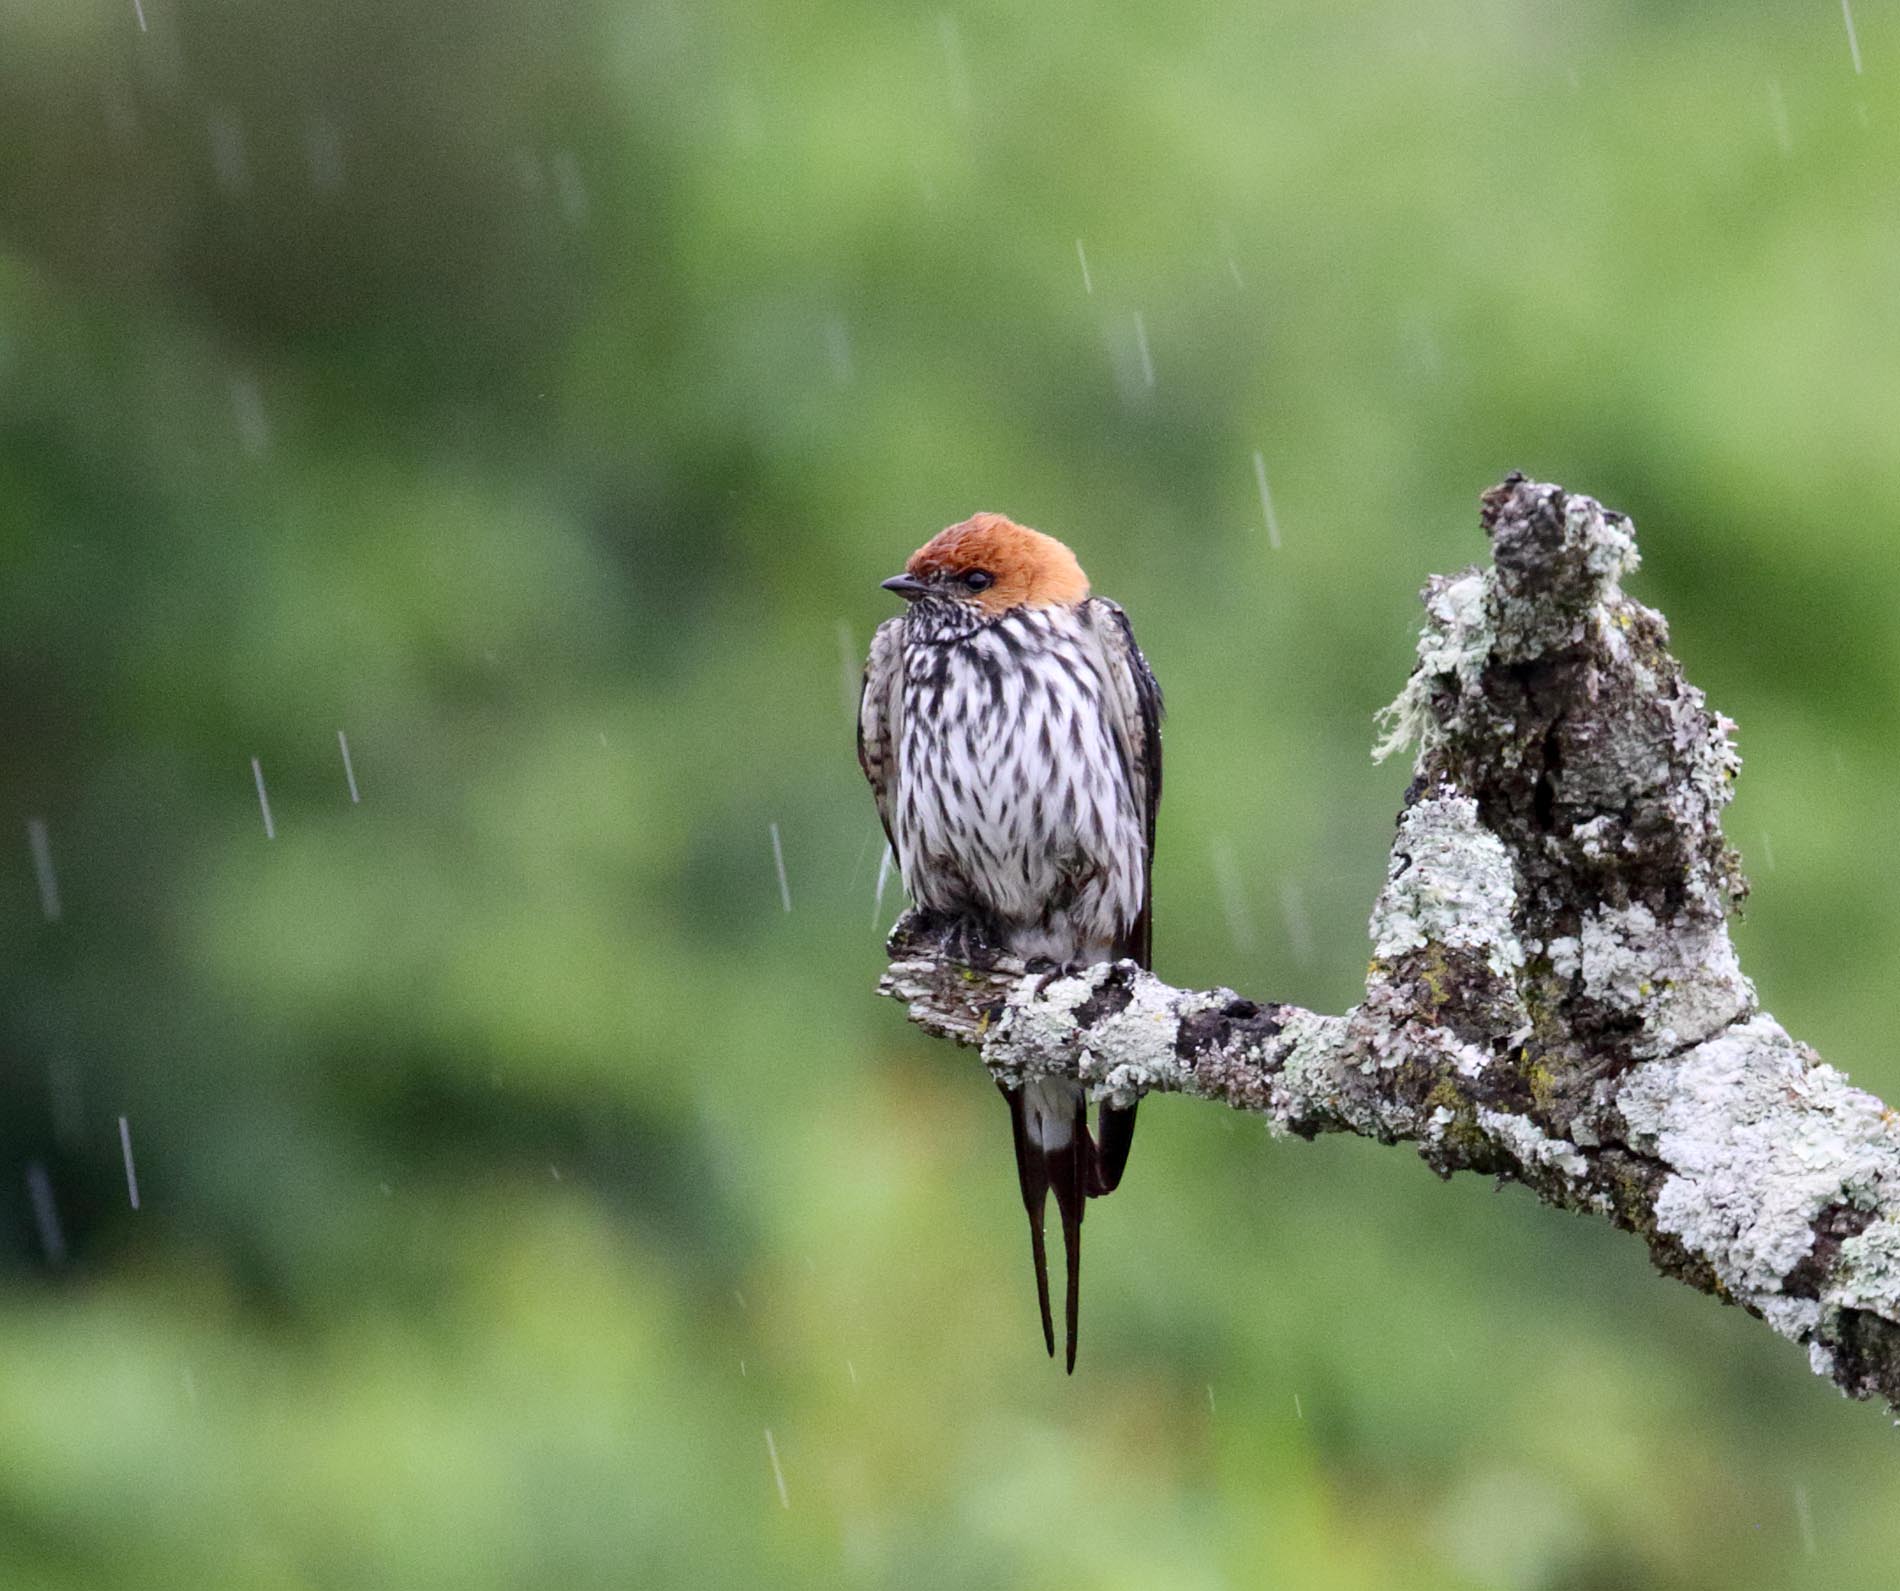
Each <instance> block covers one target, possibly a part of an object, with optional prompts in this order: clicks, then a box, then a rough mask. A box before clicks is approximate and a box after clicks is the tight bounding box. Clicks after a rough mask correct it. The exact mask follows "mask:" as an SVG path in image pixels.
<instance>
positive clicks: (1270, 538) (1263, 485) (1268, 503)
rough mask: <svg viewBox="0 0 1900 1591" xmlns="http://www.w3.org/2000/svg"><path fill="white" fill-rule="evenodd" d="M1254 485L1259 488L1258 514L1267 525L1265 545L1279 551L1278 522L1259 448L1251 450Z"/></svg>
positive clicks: (1264, 460) (1264, 464) (1265, 466)
mask: <svg viewBox="0 0 1900 1591" xmlns="http://www.w3.org/2000/svg"><path fill="white" fill-rule="evenodd" d="M1253 478H1254V484H1255V485H1256V486H1258V487H1259V488H1260V513H1261V515H1262V517H1263V518H1264V519H1265V520H1266V524H1267V545H1268V546H1269V547H1271V548H1272V549H1273V550H1274V551H1275V552H1278V551H1279V550H1280V522H1279V520H1277V519H1275V518H1274V517H1273V493H1272V491H1270V490H1269V489H1268V486H1267V459H1266V455H1265V454H1264V453H1262V452H1261V451H1260V449H1259V448H1255V449H1254V450H1253Z"/></svg>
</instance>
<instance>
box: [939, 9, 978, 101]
mask: <svg viewBox="0 0 1900 1591" xmlns="http://www.w3.org/2000/svg"><path fill="white" fill-rule="evenodd" d="M937 36H938V38H940V39H941V40H942V41H943V67H944V75H945V77H946V79H947V81H948V83H949V85H950V108H951V109H952V110H954V111H955V112H956V113H957V115H959V116H965V117H967V116H968V115H969V114H970V72H969V68H968V67H967V66H966V65H965V64H964V59H963V33H962V31H961V30H960V29H959V28H958V27H957V19H956V18H955V17H953V16H951V15H950V13H949V12H948V11H940V12H938V13H937Z"/></svg>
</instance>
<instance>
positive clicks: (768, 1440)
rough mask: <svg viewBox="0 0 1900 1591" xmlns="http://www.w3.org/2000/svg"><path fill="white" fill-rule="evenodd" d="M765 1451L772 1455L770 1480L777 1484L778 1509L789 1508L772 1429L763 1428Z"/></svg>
mask: <svg viewBox="0 0 1900 1591" xmlns="http://www.w3.org/2000/svg"><path fill="white" fill-rule="evenodd" d="M765 1451H766V1452H767V1453H769V1454H771V1455H772V1479H773V1480H774V1481H775V1482H777V1484H778V1501H779V1507H781V1508H790V1507H791V1506H792V1500H791V1498H790V1497H788V1496H787V1495H786V1493H785V1471H784V1470H782V1469H780V1468H779V1464H778V1443H776V1442H775V1441H773V1440H772V1427H771V1426H769V1425H768V1426H767V1427H766V1428H765Z"/></svg>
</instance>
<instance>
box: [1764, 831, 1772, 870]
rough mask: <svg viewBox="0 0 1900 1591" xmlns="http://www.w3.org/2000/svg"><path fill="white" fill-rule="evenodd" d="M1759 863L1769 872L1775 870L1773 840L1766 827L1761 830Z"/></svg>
mask: <svg viewBox="0 0 1900 1591" xmlns="http://www.w3.org/2000/svg"><path fill="white" fill-rule="evenodd" d="M1761 865H1762V866H1763V867H1764V868H1766V869H1767V870H1768V871H1769V872H1771V873H1772V872H1774V870H1775V842H1774V841H1773V840H1771V839H1769V838H1768V831H1767V830H1766V829H1763V830H1762V831H1761Z"/></svg>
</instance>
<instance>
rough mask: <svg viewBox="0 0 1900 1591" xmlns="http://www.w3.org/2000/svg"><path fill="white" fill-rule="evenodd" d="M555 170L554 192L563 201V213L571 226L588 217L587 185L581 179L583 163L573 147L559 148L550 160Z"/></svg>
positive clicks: (577, 224) (550, 164)
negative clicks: (576, 155) (575, 156)
mask: <svg viewBox="0 0 1900 1591" xmlns="http://www.w3.org/2000/svg"><path fill="white" fill-rule="evenodd" d="M548 164H549V166H550V167H551V168H552V170H553V172H554V193H555V197H556V198H558V199H559V200H560V202H561V214H562V215H564V216H566V217H567V220H568V224H569V225H570V226H579V225H580V224H581V223H582V222H584V221H585V220H586V219H587V185H586V184H585V183H584V182H582V181H581V165H580V162H579V161H578V160H576V159H575V158H574V151H573V150H571V149H557V150H556V151H555V152H554V158H553V159H552V160H551V161H549V162H548Z"/></svg>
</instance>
